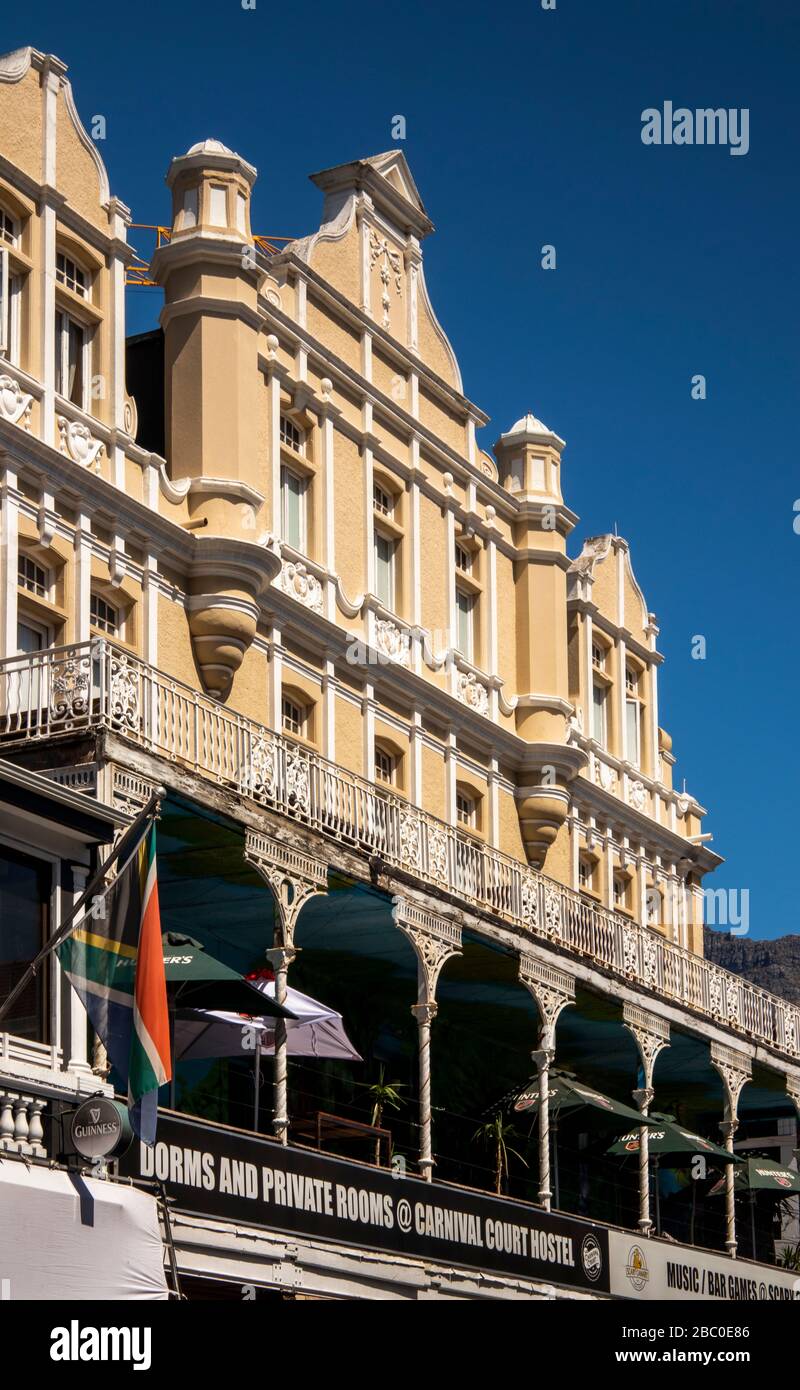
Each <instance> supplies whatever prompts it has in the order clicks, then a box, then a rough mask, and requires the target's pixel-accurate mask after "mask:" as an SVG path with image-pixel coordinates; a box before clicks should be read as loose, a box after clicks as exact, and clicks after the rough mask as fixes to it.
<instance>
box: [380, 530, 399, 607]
mask: <svg viewBox="0 0 800 1390" xmlns="http://www.w3.org/2000/svg"><path fill="white" fill-rule="evenodd" d="M394 551H395V542H394V541H393V540H391V539H390V537H389V536H384V535H383V533H382V532H381V531H376V532H375V593H376V595H377V597H378V600H379V602H380V603H382V604H383V607H384V608H388V609H390V610H391V611H394Z"/></svg>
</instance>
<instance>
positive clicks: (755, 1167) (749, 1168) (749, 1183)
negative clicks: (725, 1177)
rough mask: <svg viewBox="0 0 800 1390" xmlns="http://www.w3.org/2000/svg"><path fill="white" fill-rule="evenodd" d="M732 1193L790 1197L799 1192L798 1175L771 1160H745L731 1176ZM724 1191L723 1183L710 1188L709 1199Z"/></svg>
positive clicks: (799, 1174)
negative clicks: (765, 1193)
mask: <svg viewBox="0 0 800 1390" xmlns="http://www.w3.org/2000/svg"><path fill="white" fill-rule="evenodd" d="M733 1190H734V1192H772V1193H774V1194H775V1196H776V1197H791V1196H792V1194H793V1193H794V1192H800V1173H797V1172H796V1171H795V1169H794V1168H784V1167H783V1166H782V1164H780V1163H775V1162H774V1161H773V1160H772V1159H771V1158H746V1159H745V1160H744V1162H742V1163H739V1164H738V1165H737V1169H736V1172H735V1173H734V1175H733ZM724 1191H725V1183H724V1181H720V1182H718V1183H716V1184H715V1186H714V1187H712V1189H711V1191H710V1192H709V1194H708V1195H709V1197H716V1196H718V1195H719V1193H720V1192H724Z"/></svg>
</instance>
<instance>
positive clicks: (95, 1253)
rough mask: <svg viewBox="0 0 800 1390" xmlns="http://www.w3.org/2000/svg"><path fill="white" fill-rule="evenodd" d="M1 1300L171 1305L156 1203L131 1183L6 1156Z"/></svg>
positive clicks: (0, 1209) (1, 1186)
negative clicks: (156, 1302)
mask: <svg viewBox="0 0 800 1390" xmlns="http://www.w3.org/2000/svg"><path fill="white" fill-rule="evenodd" d="M0 1231H2V1241H0V1297H2V1298H3V1299H12V1300H14V1301H15V1302H16V1301H17V1300H19V1299H37V1300H39V1299H48V1300H55V1299H59V1300H64V1301H69V1300H71V1299H76V1300H81V1301H84V1300H98V1299H103V1300H109V1299H141V1300H150V1299H159V1300H160V1299H166V1298H167V1297H168V1296H169V1295H168V1292H167V1283H166V1279H165V1277H164V1247H163V1245H162V1241H161V1231H160V1229H159V1223H158V1207H157V1205H156V1200H155V1198H154V1197H152V1196H151V1195H150V1194H149V1193H148V1192H141V1191H139V1190H138V1189H137V1188H134V1187H130V1186H128V1185H127V1184H123V1183H118V1182H112V1181H110V1180H109V1181H104V1180H101V1179H99V1178H85V1177H82V1176H81V1175H80V1174H77V1173H67V1172H65V1171H64V1170H63V1169H58V1168H47V1167H45V1166H44V1165H41V1164H31V1165H30V1166H28V1164H27V1163H25V1162H23V1161H22V1160H21V1159H14V1158H10V1157H8V1155H4V1156H3V1159H2V1162H0Z"/></svg>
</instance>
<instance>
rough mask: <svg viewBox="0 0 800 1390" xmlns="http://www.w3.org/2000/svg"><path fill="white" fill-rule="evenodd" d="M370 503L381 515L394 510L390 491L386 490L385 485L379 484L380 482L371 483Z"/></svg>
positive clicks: (387, 514) (386, 514) (389, 514)
mask: <svg viewBox="0 0 800 1390" xmlns="http://www.w3.org/2000/svg"><path fill="white" fill-rule="evenodd" d="M372 505H373V506H374V508H375V510H376V512H380V514H381V516H391V515H392V512H393V511H394V498H393V497H392V495H391V493H390V492H387V491H386V488H385V487H381V486H380V483H374V484H373V487H372Z"/></svg>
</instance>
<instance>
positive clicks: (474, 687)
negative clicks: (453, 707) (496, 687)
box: [456, 671, 489, 714]
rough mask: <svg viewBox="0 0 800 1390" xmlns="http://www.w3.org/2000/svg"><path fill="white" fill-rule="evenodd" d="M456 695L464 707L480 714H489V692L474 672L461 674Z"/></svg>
mask: <svg viewBox="0 0 800 1390" xmlns="http://www.w3.org/2000/svg"><path fill="white" fill-rule="evenodd" d="M456 694H457V696H458V698H459V700H460V701H461V703H462V705H469V707H470V709H474V710H476V711H477V713H478V714H488V713H489V692H488V690H487V689H486V686H485V685H481V683H480V681H479V680H478V678H477V676H475V674H474V673H473V672H472V671H470V672H469V673H465V672H461V673H460V674H459V676H458V681H457V683H456Z"/></svg>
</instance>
